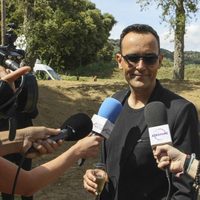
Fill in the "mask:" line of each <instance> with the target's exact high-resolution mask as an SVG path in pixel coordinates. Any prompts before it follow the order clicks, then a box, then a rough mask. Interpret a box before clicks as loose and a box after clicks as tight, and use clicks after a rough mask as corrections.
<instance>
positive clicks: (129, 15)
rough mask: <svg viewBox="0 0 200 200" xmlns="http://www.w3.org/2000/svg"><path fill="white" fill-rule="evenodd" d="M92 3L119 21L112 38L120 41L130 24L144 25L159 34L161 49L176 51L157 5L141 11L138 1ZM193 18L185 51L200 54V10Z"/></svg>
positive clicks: (112, 32) (104, 0)
mask: <svg viewBox="0 0 200 200" xmlns="http://www.w3.org/2000/svg"><path fill="white" fill-rule="evenodd" d="M91 2H93V3H95V4H96V8H98V9H99V10H101V12H102V14H104V13H109V14H112V15H113V17H114V18H115V20H116V21H117V23H116V24H115V25H114V26H113V28H112V30H111V32H110V38H112V39H119V36H120V33H121V31H122V30H123V29H124V28H125V27H126V26H128V25H130V24H134V23H144V24H148V25H150V26H152V27H153V28H154V29H155V30H156V31H157V32H158V34H159V36H160V41H161V48H164V49H168V50H170V51H174V43H173V36H174V34H173V33H169V27H168V24H167V23H165V22H162V20H161V18H160V16H161V13H162V12H161V9H158V8H157V7H156V5H155V4H153V5H150V7H148V9H145V11H141V9H140V6H139V4H137V3H136V0H91ZM150 2H152V1H150ZM151 4H152V3H151ZM199 6H200V5H199ZM191 16H192V18H191V20H190V23H188V24H187V25H186V34H185V51H199V52H200V10H199V11H198V12H197V13H196V17H195V16H194V15H191Z"/></svg>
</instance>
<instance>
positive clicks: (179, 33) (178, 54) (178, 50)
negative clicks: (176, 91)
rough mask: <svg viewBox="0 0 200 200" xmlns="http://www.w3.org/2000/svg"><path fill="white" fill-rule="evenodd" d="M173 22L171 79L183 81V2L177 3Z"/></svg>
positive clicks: (181, 0) (180, 0)
mask: <svg viewBox="0 0 200 200" xmlns="http://www.w3.org/2000/svg"><path fill="white" fill-rule="evenodd" d="M175 20H176V22H175V41H174V45H175V46H174V69H173V79H174V80H184V35H185V21H186V16H185V9H184V5H183V0H179V1H177V5H176V19H175Z"/></svg>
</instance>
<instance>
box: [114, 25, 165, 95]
mask: <svg viewBox="0 0 200 200" xmlns="http://www.w3.org/2000/svg"><path fill="white" fill-rule="evenodd" d="M162 58H163V57H162V55H161V54H160V39H159V36H158V34H157V32H156V31H155V30H154V29H153V28H152V27H151V26H149V25H146V24H133V25H130V26H128V27H126V28H125V29H124V30H123V31H122V33H121V36H120V52H119V53H118V54H117V55H116V60H117V62H118V66H119V67H120V68H121V69H123V72H124V76H125V79H126V81H127V82H128V84H129V85H130V86H131V88H132V89H133V90H135V91H136V90H141V89H142V90H143V89H146V90H147V89H150V90H152V89H153V88H154V86H155V82H156V75H157V70H158V69H159V68H160V65H161V62H162Z"/></svg>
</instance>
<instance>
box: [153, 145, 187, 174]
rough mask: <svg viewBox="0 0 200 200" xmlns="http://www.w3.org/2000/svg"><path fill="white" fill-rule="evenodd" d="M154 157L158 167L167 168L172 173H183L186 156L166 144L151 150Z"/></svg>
mask: <svg viewBox="0 0 200 200" xmlns="http://www.w3.org/2000/svg"><path fill="white" fill-rule="evenodd" d="M153 154H154V157H155V159H156V162H157V163H158V167H159V168H161V169H164V168H165V167H167V166H169V169H170V171H171V172H172V173H176V174H177V173H181V172H183V166H184V162H185V159H186V154H184V153H182V152H181V151H179V150H178V149H176V148H174V147H172V146H170V145H168V144H166V145H160V146H157V147H156V148H155V149H154V150H153Z"/></svg>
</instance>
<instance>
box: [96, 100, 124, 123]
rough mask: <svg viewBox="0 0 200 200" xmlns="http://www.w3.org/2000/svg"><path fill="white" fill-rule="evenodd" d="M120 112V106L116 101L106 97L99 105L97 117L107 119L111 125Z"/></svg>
mask: <svg viewBox="0 0 200 200" xmlns="http://www.w3.org/2000/svg"><path fill="white" fill-rule="evenodd" d="M121 110H122V104H121V103H120V102H119V101H118V100H117V99H114V98H111V97H108V98H106V99H105V100H104V102H103V103H102V104H101V107H100V108H99V111H98V115H99V116H101V117H104V118H106V119H108V120H109V121H110V122H112V123H115V121H116V119H117V117H118V116H119V113H120V112H121Z"/></svg>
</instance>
